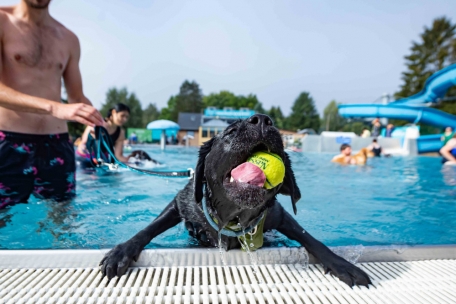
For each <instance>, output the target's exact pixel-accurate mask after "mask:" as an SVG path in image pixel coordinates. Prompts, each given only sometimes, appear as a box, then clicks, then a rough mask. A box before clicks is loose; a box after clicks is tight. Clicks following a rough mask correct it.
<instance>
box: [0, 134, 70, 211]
mask: <svg viewBox="0 0 456 304" xmlns="http://www.w3.org/2000/svg"><path fill="white" fill-rule="evenodd" d="M75 171H76V164H75V159H74V148H73V145H72V143H71V142H70V140H69V137H68V133H63V134H51V135H35V134H22V133H14V132H7V131H0V209H1V208H4V207H6V206H8V205H14V204H17V203H26V202H27V200H28V198H29V197H30V194H32V193H33V195H34V196H36V197H38V198H41V199H54V200H57V201H62V200H67V199H69V198H72V197H74V196H75V189H76V181H75Z"/></svg>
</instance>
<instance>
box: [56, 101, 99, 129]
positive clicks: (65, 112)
mask: <svg viewBox="0 0 456 304" xmlns="http://www.w3.org/2000/svg"><path fill="white" fill-rule="evenodd" d="M51 115H52V116H54V117H56V118H59V119H63V120H72V121H77V122H79V123H81V124H84V125H89V126H91V127H95V126H101V125H103V123H104V121H103V117H102V116H101V114H100V112H98V110H97V109H95V108H94V107H92V106H90V105H88V104H84V103H73V104H62V103H55V104H53V105H52V110H51Z"/></svg>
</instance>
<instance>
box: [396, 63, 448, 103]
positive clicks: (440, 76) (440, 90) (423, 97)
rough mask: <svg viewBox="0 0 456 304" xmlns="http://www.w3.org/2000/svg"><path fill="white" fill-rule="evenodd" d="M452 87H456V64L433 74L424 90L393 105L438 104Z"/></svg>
mask: <svg viewBox="0 0 456 304" xmlns="http://www.w3.org/2000/svg"><path fill="white" fill-rule="evenodd" d="M452 86H456V64H452V65H450V66H448V67H446V68H444V69H441V70H440V71H438V72H436V73H434V74H432V75H431V76H430V77H429V78H428V79H427V80H426V83H425V84H424V89H423V90H422V91H421V92H419V93H417V94H415V95H412V96H410V97H407V98H403V99H399V100H396V101H394V102H392V104H407V105H409V106H413V105H422V104H424V103H437V102H439V101H440V99H441V98H443V97H444V96H445V94H446V92H447V91H448V89H449V88H451V87H452Z"/></svg>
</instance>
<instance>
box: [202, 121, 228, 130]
mask: <svg viewBox="0 0 456 304" xmlns="http://www.w3.org/2000/svg"><path fill="white" fill-rule="evenodd" d="M202 126H203V127H212V128H226V127H228V123H226V122H224V121H223V120H220V119H211V120H209V121H206V122H205V123H203V124H202Z"/></svg>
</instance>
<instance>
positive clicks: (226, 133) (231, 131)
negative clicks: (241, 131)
mask: <svg viewBox="0 0 456 304" xmlns="http://www.w3.org/2000/svg"><path fill="white" fill-rule="evenodd" d="M236 131H237V128H231V129H228V130H226V132H225V135H224V136H223V137H225V136H229V135H232V134H234V133H236Z"/></svg>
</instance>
